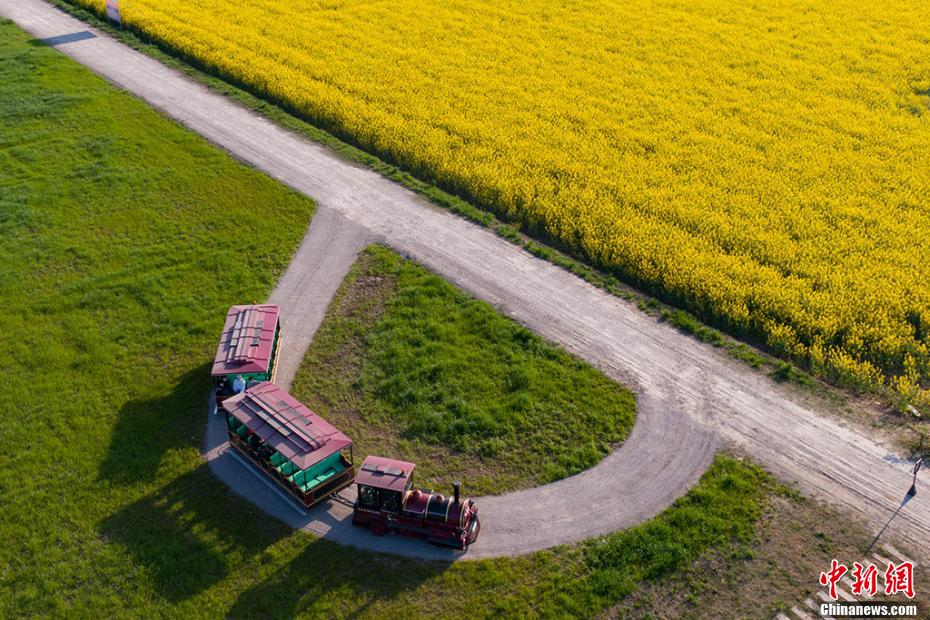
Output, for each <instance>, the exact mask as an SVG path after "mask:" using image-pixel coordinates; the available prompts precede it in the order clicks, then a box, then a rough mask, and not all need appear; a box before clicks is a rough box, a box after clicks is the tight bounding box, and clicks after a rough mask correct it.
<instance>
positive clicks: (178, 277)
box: [0, 20, 313, 617]
mask: <svg viewBox="0 0 930 620" xmlns="http://www.w3.org/2000/svg"><path fill="white" fill-rule="evenodd" d="M312 213H313V204H312V203H311V202H310V201H309V200H307V199H306V198H304V197H303V196H300V195H298V194H296V193H295V192H292V191H290V190H288V189H287V188H285V187H284V186H282V185H280V184H279V183H277V182H275V181H273V180H271V179H269V178H268V177H266V176H265V175H263V174H260V173H257V172H255V171H254V170H252V169H250V168H247V167H245V166H243V165H240V164H238V163H237V162H235V161H234V160H233V159H232V158H230V157H228V156H227V155H226V154H224V153H223V152H221V151H219V150H217V149H215V148H213V147H212V146H210V145H209V144H207V143H206V141H204V140H203V139H202V138H200V137H199V136H197V135H194V134H192V133H191V132H189V131H186V130H184V129H182V128H181V127H179V126H178V125H176V124H174V123H172V122H170V121H168V120H166V119H165V118H163V117H161V116H160V115H159V114H157V113H156V112H154V111H153V110H152V109H151V108H149V107H148V106H147V105H145V104H144V103H142V102H141V101H139V100H137V99H135V98H134V97H132V96H130V95H127V94H126V93H122V92H119V91H117V90H116V89H114V88H112V87H111V86H110V85H108V84H107V83H106V82H104V81H103V80H102V79H99V78H98V77H96V76H94V75H93V74H91V73H90V72H88V71H87V70H86V69H84V68H83V67H81V66H79V65H77V64H76V63H74V62H72V61H70V60H69V59H67V58H65V57H64V56H62V55H61V54H60V53H58V52H57V51H55V50H53V49H51V48H49V47H47V46H44V45H42V44H40V43H38V42H36V41H32V40H31V38H30V37H29V36H27V35H26V34H25V33H23V32H22V31H20V30H19V29H17V28H16V27H14V26H13V25H12V24H11V23H10V22H8V21H6V20H0V265H2V266H0V299H3V312H2V313H0V333H2V334H3V335H4V340H5V343H4V355H3V356H2V357H0V373H2V375H3V377H4V380H3V384H4V386H3V400H4V407H3V410H4V415H2V416H0V447H2V449H0V498H2V499H0V503H2V508H0V533H2V535H3V536H4V537H5V539H6V541H7V542H6V544H4V545H3V549H2V550H0V617H22V616H24V615H32V614H51V615H60V613H61V612H62V610H64V609H69V610H75V611H74V613H75V615H78V616H84V615H96V613H99V610H100V609H109V608H111V607H112V606H115V607H117V608H118V607H119V605H117V604H116V603H113V604H112V605H111V602H110V601H111V599H113V600H114V601H116V600H118V601H123V602H126V601H128V600H131V599H132V598H133V597H134V596H138V595H139V593H140V592H142V591H143V590H145V589H146V588H150V587H151V583H152V582H151V577H150V576H144V573H145V570H144V569H143V568H142V564H140V563H139V562H137V561H136V560H135V559H133V557H132V555H131V554H130V553H127V551H126V550H125V549H124V548H123V547H122V546H121V545H119V544H112V542H113V541H108V540H107V538H106V536H105V535H104V536H101V535H100V533H99V532H98V525H99V523H100V522H101V521H104V520H106V519H108V518H109V517H110V516H111V515H112V514H114V513H119V512H121V511H122V510H124V509H126V507H127V506H130V505H133V504H135V503H136V502H138V501H140V499H141V498H143V497H146V496H148V495H150V494H152V493H155V492H156V491H157V489H159V488H160V487H162V486H164V485H172V484H176V481H177V480H179V479H184V478H185V476H188V475H189V474H190V472H192V471H195V470H197V469H198V468H199V467H200V465H201V458H200V450H199V447H200V439H201V437H202V432H203V427H204V420H205V418H204V403H205V398H206V395H207V393H208V391H209V366H208V362H209V361H210V360H211V359H212V353H213V351H214V347H215V344H216V337H217V334H218V333H219V330H220V329H221V328H222V324H223V320H224V319H223V317H224V315H225V313H226V310H227V309H228V307H229V306H230V305H231V304H232V303H235V302H242V301H243V300H246V301H250V300H253V299H263V298H264V297H265V296H266V295H267V293H268V291H269V290H270V289H271V287H272V286H273V284H274V282H275V280H276V279H277V276H278V275H279V274H280V273H282V272H283V270H284V268H285V267H286V266H287V263H288V261H289V260H290V257H291V255H292V253H293V251H294V250H296V248H297V245H298V243H299V242H300V240H301V238H302V237H303V234H304V232H305V230H306V228H307V224H308V221H309V219H310V217H311V215H312ZM197 484H198V485H203V486H206V487H207V488H210V487H211V485H213V487H212V488H211V489H210V492H211V493H214V494H215V492H216V488H215V487H216V485H215V483H213V482H212V481H210V482H209V483H206V482H203V481H201V480H200V479H199V478H198V482H197ZM169 508H170V507H169ZM144 512H145V511H140V512H139V514H144ZM138 527H139V528H145V527H147V526H146V525H145V523H144V519H143V520H141V521H140V522H139V523H138ZM182 548H183V546H178V545H176V546H175V550H176V551H180V550H181V549H182ZM199 551H200V550H199V549H197V548H191V549H190V550H185V552H186V553H188V552H189V553H190V554H192V556H195V557H196V556H197V554H198V553H199ZM226 561H228V560H227V559H222V561H220V563H219V564H218V565H220V566H222V565H225V562H226ZM137 579H138V580H139V582H138V583H136V580H137ZM130 593H135V594H130ZM127 609H128V608H127Z"/></svg>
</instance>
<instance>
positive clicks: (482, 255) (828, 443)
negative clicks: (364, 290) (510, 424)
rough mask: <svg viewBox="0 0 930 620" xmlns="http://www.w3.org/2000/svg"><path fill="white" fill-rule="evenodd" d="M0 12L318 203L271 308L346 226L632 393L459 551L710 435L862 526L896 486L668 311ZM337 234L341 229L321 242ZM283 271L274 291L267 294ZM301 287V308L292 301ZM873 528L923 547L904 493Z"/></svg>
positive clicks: (589, 528) (331, 284) (26, 18)
mask: <svg viewBox="0 0 930 620" xmlns="http://www.w3.org/2000/svg"><path fill="white" fill-rule="evenodd" d="M0 15H3V16H5V17H8V18H10V19H12V20H13V21H15V22H16V23H17V24H19V25H20V27H22V28H24V29H25V30H27V31H29V32H30V33H32V34H33V35H34V36H36V37H37V38H40V39H48V38H51V37H61V36H62V35H68V34H74V33H79V32H90V33H91V34H93V35H95V36H94V37H86V36H84V37H70V38H61V39H58V41H59V43H56V44H55V46H56V47H57V48H58V49H59V50H60V51H62V52H64V53H65V54H67V55H69V56H71V57H72V58H74V59H75V60H77V61H78V62H80V63H82V64H84V65H86V66H87V67H89V68H90V69H91V70H93V71H95V72H96V73H98V74H100V75H101V76H103V77H104V78H106V79H108V80H109V81H110V82H112V83H114V84H115V85H117V86H119V87H121V88H123V89H125V90H128V91H130V92H132V93H134V94H135V95H137V96H138V97H140V98H142V99H143V100H145V101H147V102H148V103H150V104H151V105H153V106H155V107H156V108H158V109H160V110H161V111H162V112H164V113H165V114H166V115H167V116H170V117H172V118H174V119H176V120H177V121H179V122H181V123H183V124H184V125H186V126H187V127H189V128H191V129H192V130H194V131H196V132H198V133H200V134H201V135H203V136H204V137H206V138H207V139H209V140H210V141H212V142H214V143H215V144H217V145H219V146H221V147H223V148H224V149H226V150H227V151H229V152H230V153H232V154H233V155H234V156H236V157H237V158H239V159H240V160H242V161H244V162H247V163H249V164H251V165H253V166H255V167H256V168H258V169H260V170H263V171H264V172H266V173H267V174H269V175H270V176H272V177H274V178H277V179H279V180H280V181H282V182H284V183H286V184H288V185H290V186H291V187H293V188H295V189H297V190H298V191H301V192H303V193H305V194H306V195H308V196H310V197H312V198H314V199H315V200H316V201H317V202H318V203H319V205H320V206H321V209H320V213H319V214H318V215H317V218H315V220H314V222H315V223H314V224H311V227H310V230H309V232H308V235H309V237H310V238H309V239H308V240H307V242H306V243H304V244H303V245H302V247H301V250H300V251H299V252H298V254H297V255H296V256H295V260H294V263H293V264H292V266H291V268H290V270H289V271H288V274H286V275H285V278H284V279H283V280H282V282H281V286H280V287H279V289H278V290H276V291H275V293H274V297H273V298H274V299H279V300H280V301H282V302H283V303H284V304H285V306H286V308H285V312H286V313H295V314H294V316H295V318H294V320H295V321H296V320H297V319H296V316H297V315H296V313H298V312H307V313H308V316H311V315H313V313H314V312H315V313H317V315H318V316H322V315H321V314H319V313H320V312H322V309H323V308H324V307H325V304H323V302H322V300H323V299H325V300H328V299H329V298H330V297H331V295H332V293H333V292H334V291H335V287H336V286H338V280H339V279H340V278H341V275H340V274H339V273H338V272H339V269H338V268H337V266H336V265H335V264H333V265H332V266H330V267H326V268H325V269H323V268H322V267H321V265H323V263H324V261H331V262H333V263H339V265H341V269H342V271H341V273H342V274H344V273H345V270H347V269H348V265H349V264H350V263H351V260H350V259H348V258H347V257H346V256H345V255H342V254H340V255H339V256H332V252H330V250H331V249H333V248H337V247H341V244H342V243H345V244H346V247H347V248H349V249H352V248H355V249H357V248H359V247H361V245H363V244H364V241H363V239H372V240H377V241H381V242H383V243H385V244H387V245H389V246H391V247H393V248H395V249H396V250H398V251H400V252H401V253H404V254H407V255H409V256H410V257H412V258H413V259H415V260H417V261H418V262H419V263H421V264H423V265H425V266H427V267H428V268H430V269H431V270H433V271H435V272H436V273H438V274H440V275H442V276H443V277H445V278H447V279H449V280H451V281H452V282H454V283H455V284H456V285H458V286H459V287H461V288H463V289H465V290H466V291H468V292H470V293H471V294H473V295H475V296H476V297H479V298H482V299H484V300H486V301H488V302H490V303H491V304H492V305H494V306H495V307H497V308H498V309H499V310H501V311H503V312H505V313H507V314H509V315H510V316H512V317H513V318H514V319H516V320H518V321H520V322H521V323H523V324H524V325H526V326H527V327H529V328H530V329H533V330H534V331H536V332H538V333H539V334H540V335H542V336H543V337H545V338H547V339H549V340H551V341H553V342H555V343H557V344H559V345H561V346H562V347H564V348H565V349H567V350H568V351H570V352H572V353H574V354H575V355H578V356H579V357H581V358H583V359H585V360H587V361H589V362H591V363H592V364H594V365H595V366H597V367H598V368H600V369H601V370H602V371H604V372H605V373H606V374H607V375H608V376H610V377H611V378H613V379H615V380H617V381H620V382H623V383H625V384H627V385H629V386H631V387H632V388H633V389H634V390H635V391H636V392H637V395H638V399H639V415H638V418H637V423H636V425H635V427H634V430H633V433H632V434H631V436H630V438H629V439H628V441H627V442H626V444H625V445H624V446H623V447H621V448H620V449H619V450H617V451H615V452H614V453H613V454H612V455H610V456H609V457H607V458H606V459H604V460H603V461H602V462H601V463H600V464H599V465H598V466H596V467H595V468H593V469H591V470H589V471H587V472H584V473H582V474H579V475H578V476H574V477H572V478H568V479H566V480H562V481H559V482H556V483H553V484H550V485H545V486H543V487H537V488H535V489H528V490H524V491H519V492H516V493H512V494H508V495H505V496H500V497H489V498H481V504H480V510H481V515H482V524H483V531H482V535H481V538H480V539H479V541H478V543H477V544H476V545H474V547H473V548H472V550H470V551H469V552H468V553H467V554H466V557H468V558H477V557H490V556H499V555H513V554H519V553H525V552H529V551H533V550H536V549H540V548H544V547H548V546H551V545H554V544H557V543H562V542H569V541H572V540H579V539H582V538H586V537H589V536H592V535H595V534H600V533H606V532H609V531H612V530H615V529H617V528H621V527H625V526H629V525H631V524H633V523H636V522H638V521H641V520H643V519H646V518H649V517H651V516H653V515H655V514H657V513H658V512H660V511H661V510H662V509H664V508H665V507H667V506H668V505H669V504H670V503H671V502H672V501H673V500H674V498H675V497H677V496H679V495H681V494H683V493H684V492H685V491H686V489H687V488H688V487H689V486H690V485H691V484H693V483H694V481H696V480H697V478H698V477H699V476H700V474H701V473H702V472H703V471H704V470H705V469H706V467H707V466H708V465H709V463H710V461H711V459H712V454H713V452H714V450H715V449H716V448H717V447H718V444H719V441H720V440H721V439H722V440H725V441H727V442H730V443H732V444H733V445H735V446H736V447H737V448H739V449H742V450H744V451H746V452H747V453H748V454H749V455H750V456H751V457H752V458H753V459H755V460H757V461H759V462H761V463H763V464H764V465H765V466H766V467H767V468H768V469H769V470H770V471H772V472H773V473H774V474H776V475H777V476H779V477H781V478H783V479H785V480H789V481H793V482H795V483H797V484H798V485H799V487H800V489H801V490H802V491H803V492H804V493H806V494H808V495H811V496H813V497H815V498H818V499H820V500H824V501H827V502H828V503H831V504H833V505H836V506H838V507H841V508H845V509H846V510H847V511H848V512H849V513H850V514H852V515H853V516H855V517H857V518H860V519H864V520H865V521H867V522H868V523H869V524H870V525H871V526H872V527H873V528H874V529H875V530H876V531H877V530H878V529H879V528H880V527H881V526H882V525H883V524H884V523H885V521H886V520H887V519H888V517H889V516H890V515H891V513H892V511H893V510H894V508H895V507H897V505H898V504H899V503H900V501H901V500H902V498H903V495H904V492H905V491H906V490H907V488H908V487H909V486H910V478H911V477H910V465H909V464H908V463H907V462H905V461H904V460H903V459H899V458H898V455H895V454H894V453H893V451H892V450H889V449H888V448H887V447H885V446H883V445H881V444H879V443H878V442H876V441H875V440H873V439H872V438H870V437H869V436H868V431H867V430H863V429H859V428H857V427H854V426H852V425H847V424H843V423H840V422H838V421H837V420H834V419H832V418H826V417H822V416H820V415H818V414H817V413H816V412H815V411H813V410H811V409H809V408H807V407H805V406H804V405H803V404H800V403H798V402H796V401H795V400H793V399H792V397H791V396H790V395H788V394H787V393H786V392H785V391H783V390H782V389H780V388H779V386H777V385H776V384H774V383H773V382H772V381H770V380H769V379H767V378H766V377H764V376H762V375H760V374H759V373H757V372H755V371H753V370H751V369H748V368H746V367H743V366H741V365H740V364H738V363H737V362H734V361H732V360H729V359H727V358H725V357H723V356H722V355H721V354H720V353H718V352H717V351H715V350H714V349H713V348H711V347H709V346H705V345H703V344H701V343H699V342H696V341H695V340H693V339H692V338H690V337H688V336H685V335H682V334H680V333H678V332H677V331H676V330H675V329H674V328H672V327H670V326H668V325H664V324H657V323H656V322H655V320H654V319H651V318H649V317H647V316H645V315H643V314H642V313H640V312H639V311H638V310H637V309H636V308H635V306H633V305H632V304H630V303H628V302H625V301H623V300H620V299H617V298H615V297H613V296H611V295H608V294H607V293H604V292H603V291H600V290H598V289H596V288H594V287H592V286H590V285H588V284H587V283H585V282H584V281H582V280H580V279H578V278H576V277H575V276H573V275H571V274H569V273H568V272H566V271H564V270H561V269H559V268H557V267H554V266H552V265H550V264H548V263H546V262H543V261H540V260H538V259H535V258H534V257H532V256H531V255H529V254H527V253H526V252H523V251H522V250H520V249H518V248H516V247H515V246H513V245H512V244H510V243H508V242H506V241H504V240H503V239H500V238H498V237H497V236H496V235H494V234H493V233H491V232H489V231H487V230H485V229H482V228H480V227H477V226H475V225H472V224H470V223H468V222H466V221H464V220H462V219H460V218H457V217H455V216H453V215H451V214H449V213H447V212H444V211H441V210H438V209H435V208H433V207H431V206H430V205H429V204H427V203H426V202H425V201H424V200H422V199H421V198H419V197H418V196H417V195H415V194H414V193H412V192H410V191H408V190H406V189H404V188H402V187H400V186H398V185H396V184H394V183H392V182H390V181H388V180H386V179H384V178H382V177H380V176H378V175H377V174H375V173H374V172H371V171H369V170H366V169H363V168H359V167H357V166H355V165H353V164H351V163H347V162H345V161H343V160H342V159H340V158H338V157H337V156H335V155H334V154H332V153H330V152H329V151H327V150H326V149H324V148H323V147H321V146H319V145H317V144H314V143H312V142H309V141H308V140H306V139H304V138H302V137H300V136H298V135H295V134H293V133H290V132H288V131H287V130H285V129H282V128H280V127H278V126H276V125H275V124H273V123H271V122H270V121H268V120H266V119H265V118H263V117H261V116H259V115H257V114H255V113H253V112H251V111H249V110H246V109H244V108H242V107H240V106H238V105H237V104H235V103H233V102H231V101H229V100H227V99H225V98H223V97H222V96H220V95H217V94H215V93H212V92H211V91H209V90H208V89H206V88H205V87H203V86H201V85H199V84H196V83H194V82H192V81H191V80H189V79H188V78H186V77H184V76H183V75H181V74H179V73H177V72H175V71H172V70H171V69H169V68H167V67H165V66H164V65H161V64H160V63H158V62H157V61H155V60H153V59H151V58H149V57H147V56H145V55H143V54H140V53H138V52H135V51H133V50H132V49H130V48H128V47H126V46H125V45H123V44H121V43H119V42H117V41H115V40H113V39H111V38H110V37H108V36H106V35H103V34H101V33H99V32H97V31H95V30H94V29H92V28H89V27H88V26H87V25H86V24H84V23H83V22H80V21H78V20H76V19H74V18H72V17H70V16H68V15H66V14H64V13H62V12H61V11H58V10H57V9H55V8H53V7H51V6H49V5H47V4H45V3H43V2H41V0H0ZM327 212H332V213H333V214H339V215H341V216H342V219H338V218H334V217H331V216H330V215H328V214H327ZM334 221H336V222H338V225H336V226H335V228H333V225H332V222H334ZM349 224H351V225H349ZM353 230H354V232H352V231H353ZM314 235H317V236H320V237H322V238H324V239H326V240H327V243H326V244H321V245H319V248H317V246H316V245H315V244H314V243H311V239H313V238H316V237H314ZM342 235H345V238H344V239H345V240H344V242H343V241H340V240H339V239H342V238H343V237H342ZM346 254H353V255H354V252H346ZM289 282H302V283H303V284H302V286H314V287H319V288H318V289H316V290H314V291H307V290H300V285H297V284H295V285H294V286H295V287H297V288H293V287H291V285H290V284H287V283H289ZM286 285H287V287H290V288H287V290H284V287H285V286H286ZM279 295H280V297H279ZM313 295H316V296H317V298H318V299H317V302H316V303H317V305H316V306H315V307H314V306H312V304H311V306H310V307H309V308H308V304H307V302H308V301H309V300H311V299H312V297H313ZM292 301H293V302H294V303H296V305H295V306H294V307H290V303H292ZM316 325H318V319H317V322H316V323H312V322H310V323H309V327H307V328H306V329H307V332H308V333H304V334H302V335H301V336H300V338H301V339H303V340H301V341H300V342H304V341H306V342H309V337H310V336H312V330H313V329H315V327H316ZM289 329H290V330H293V326H291V327H289ZM288 333H291V332H290V331H289V332H288ZM295 336H296V334H295ZM297 340H298V339H297V338H296V337H292V339H291V341H289V342H288V343H287V344H286V347H288V348H291V349H292V356H291V357H289V358H288V359H287V360H286V363H287V364H288V365H289V368H290V372H293V364H294V363H295V360H297V358H299V353H300V352H301V351H299V349H298V347H299V346H300V345H299V344H298V342H297ZM298 361H299V360H298ZM285 374H286V373H285ZM217 430H218V429H217V427H216V425H215V424H213V423H211V424H210V426H209V429H208V437H207V446H206V447H205V449H206V452H207V455H208V458H211V459H212V461H211V466H213V468H214V471H216V472H217V475H219V476H220V477H221V478H223V479H225V480H227V482H230V483H231V484H232V485H233V488H234V489H235V490H236V491H237V492H239V493H242V494H245V495H247V496H249V497H250V498H255V499H256V500H257V501H258V502H259V503H260V504H261V505H262V507H263V508H264V509H265V510H266V511H268V512H269V513H271V514H275V515H277V516H280V517H281V518H283V519H284V520H286V521H288V522H290V523H293V524H294V525H296V526H300V527H305V528H307V529H310V530H312V531H315V532H317V533H320V534H322V535H324V536H326V537H327V538H332V539H334V540H338V541H340V542H344V543H347V544H352V545H356V546H359V547H365V548H369V549H374V550H380V551H389V552H397V553H404V554H407V555H415V556H418V557H433V558H448V557H451V555H450V554H449V553H446V552H444V551H443V550H441V549H433V548H431V547H429V546H428V545H425V544H422V545H419V544H411V541H410V540H405V539H398V538H396V537H384V538H377V537H374V536H372V535H370V534H368V533H367V532H364V531H360V530H354V529H353V528H351V527H350V526H348V525H347V524H346V519H345V514H346V509H344V508H343V507H342V506H340V505H338V504H332V505H331V506H330V507H328V509H325V510H323V509H315V510H314V511H312V513H311V516H312V519H311V518H309V517H301V516H299V515H297V513H296V512H295V511H294V510H293V509H292V508H291V507H290V505H289V504H287V503H285V502H284V501H282V500H280V499H278V498H277V496H275V495H274V494H273V493H272V492H271V491H268V490H267V489H266V488H265V487H263V486H262V485H261V483H259V482H258V479H257V478H254V477H252V476H249V475H247V474H244V473H243V472H242V469H241V466H239V470H238V471H233V470H232V469H231V467H227V466H225V465H222V464H221V463H227V464H228V461H230V458H229V456H228V455H225V456H224V455H222V454H220V453H222V451H223V448H222V445H221V444H222V438H221V437H219V436H218V435H217ZM219 431H220V432H221V431H222V429H219ZM250 478H251V479H250ZM252 487H254V488H252ZM263 489H264V490H263ZM253 491H254V493H255V495H254V496H253V495H252V493H253ZM591 515H597V516H596V517H595V518H592V516H591ZM886 537H888V538H891V539H895V538H896V539H898V540H900V541H902V542H904V543H905V544H907V545H909V546H910V547H911V548H912V550H913V551H915V552H916V554H917V555H918V556H921V557H922V558H923V559H927V558H930V497H928V496H927V495H926V494H918V495H917V496H916V497H915V498H914V499H913V500H912V501H911V502H910V503H909V504H908V505H907V506H906V507H905V509H904V510H902V511H901V513H900V514H899V515H898V517H897V518H896V519H895V521H894V522H893V524H892V525H891V527H890V528H889V529H888V531H887V533H886Z"/></svg>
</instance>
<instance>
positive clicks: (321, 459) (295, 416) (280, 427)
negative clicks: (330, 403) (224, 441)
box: [224, 382, 355, 508]
mask: <svg viewBox="0 0 930 620" xmlns="http://www.w3.org/2000/svg"><path fill="white" fill-rule="evenodd" d="M224 409H225V413H226V423H227V428H228V432H229V443H230V444H231V445H232V446H233V447H234V448H235V449H236V450H238V451H239V452H240V453H242V454H243V455H244V456H246V457H247V458H248V459H249V460H251V461H252V462H253V463H255V465H257V466H258V467H260V468H261V469H263V470H264V471H265V472H266V473H267V474H268V475H269V477H270V478H271V480H273V481H274V483H275V484H277V485H278V486H279V487H281V488H282V489H284V490H285V491H287V492H288V493H289V494H290V495H291V496H293V497H294V498H295V499H296V500H297V501H298V502H300V504H301V505H303V506H305V507H307V508H309V507H310V506H313V505H314V504H316V503H317V502H320V501H322V500H324V499H326V498H327V497H329V496H330V495H332V494H333V493H336V492H337V491H339V490H341V489H343V488H345V487H347V486H349V485H350V484H352V480H353V478H354V477H355V470H354V468H353V464H352V463H353V454H352V441H351V440H350V439H349V438H348V437H346V436H345V435H344V434H342V433H341V432H340V431H338V430H337V429H336V428H335V427H333V426H332V425H331V424H330V423H329V422H327V421H326V420H324V419H323V418H321V417H320V416H318V415H317V414H315V413H313V412H312V411H310V409H308V408H307V407H305V406H304V405H303V404H301V403H300V402H299V401H297V399H295V398H294V397H293V396H291V395H290V394H288V393H287V392H286V391H284V390H282V389H281V388H279V387H278V386H276V385H274V384H273V383H269V382H263V383H259V384H257V385H253V386H250V387H249V388H248V389H247V390H246V391H245V392H242V393H240V394H236V395H234V396H230V397H229V398H227V399H226V401H225V402H224Z"/></svg>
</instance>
